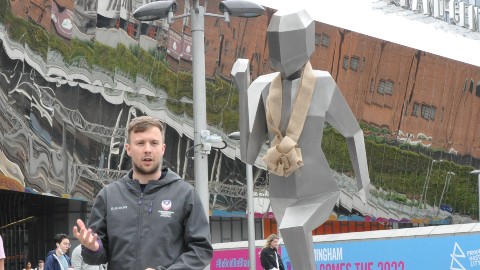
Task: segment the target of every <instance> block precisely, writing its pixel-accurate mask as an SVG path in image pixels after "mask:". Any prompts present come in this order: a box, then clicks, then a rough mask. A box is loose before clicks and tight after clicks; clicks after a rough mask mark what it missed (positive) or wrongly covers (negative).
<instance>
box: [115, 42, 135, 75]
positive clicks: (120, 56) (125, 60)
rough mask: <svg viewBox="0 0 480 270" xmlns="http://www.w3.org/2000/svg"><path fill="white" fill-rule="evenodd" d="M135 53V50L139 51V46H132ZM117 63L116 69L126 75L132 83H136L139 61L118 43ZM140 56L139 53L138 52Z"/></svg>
mask: <svg viewBox="0 0 480 270" xmlns="http://www.w3.org/2000/svg"><path fill="white" fill-rule="evenodd" d="M131 48H132V49H133V52H135V51H136V49H135V48H137V49H139V47H138V46H132V47H131ZM116 52H117V57H116V59H117V62H116V67H117V68H118V69H119V70H120V71H122V73H123V74H124V75H126V76H127V77H128V78H130V79H131V80H132V81H135V79H136V77H137V70H138V60H137V57H136V56H135V54H134V53H133V52H132V50H130V49H129V48H127V47H126V46H125V45H123V44H122V43H118V45H117V50H116ZM137 54H138V52H137Z"/></svg>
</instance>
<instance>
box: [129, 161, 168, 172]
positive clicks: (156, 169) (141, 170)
mask: <svg viewBox="0 0 480 270" xmlns="http://www.w3.org/2000/svg"><path fill="white" fill-rule="evenodd" d="M160 165H161V163H158V164H157V165H156V166H154V167H152V169H151V170H145V169H143V168H142V167H140V166H138V165H137V164H135V163H134V162H133V167H134V169H135V172H136V173H138V174H143V175H151V174H154V173H156V172H157V171H158V168H160Z"/></svg>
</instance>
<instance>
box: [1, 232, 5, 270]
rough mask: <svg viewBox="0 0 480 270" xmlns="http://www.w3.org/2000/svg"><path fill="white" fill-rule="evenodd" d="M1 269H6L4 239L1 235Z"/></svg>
mask: <svg viewBox="0 0 480 270" xmlns="http://www.w3.org/2000/svg"><path fill="white" fill-rule="evenodd" d="M0 270H5V250H4V249H3V240H2V236H1V235H0Z"/></svg>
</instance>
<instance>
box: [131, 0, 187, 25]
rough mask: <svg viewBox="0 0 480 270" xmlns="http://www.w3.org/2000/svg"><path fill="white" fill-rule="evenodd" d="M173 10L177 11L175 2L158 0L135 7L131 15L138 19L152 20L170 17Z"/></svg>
mask: <svg viewBox="0 0 480 270" xmlns="http://www.w3.org/2000/svg"><path fill="white" fill-rule="evenodd" d="M175 11H177V2H175V1H169V0H165V1H162V0H160V1H156V2H151V3H148V4H145V5H143V6H141V7H139V8H137V9H136V10H135V11H134V12H133V17H134V18H135V19H137V20H139V21H154V20H159V19H163V18H168V17H172V16H173V15H172V14H173V13H175Z"/></svg>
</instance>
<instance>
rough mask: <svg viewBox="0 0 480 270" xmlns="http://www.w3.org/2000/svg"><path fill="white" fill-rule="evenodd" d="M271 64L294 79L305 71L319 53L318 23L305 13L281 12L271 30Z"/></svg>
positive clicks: (284, 75)
mask: <svg viewBox="0 0 480 270" xmlns="http://www.w3.org/2000/svg"><path fill="white" fill-rule="evenodd" d="M267 39H268V49H269V52H270V64H271V65H272V67H273V68H274V69H275V70H277V71H279V72H280V73H281V74H282V78H287V77H290V76H291V75H292V74H294V73H296V72H297V71H299V70H301V69H302V67H303V66H304V65H305V63H307V61H308V59H310V56H311V55H312V54H313V51H315V21H313V19H312V18H311V17H310V15H308V13H307V12H306V11H305V10H300V11H294V12H292V11H277V12H276V13H275V14H273V17H272V19H271V21H270V24H269V25H268V29H267Z"/></svg>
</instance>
